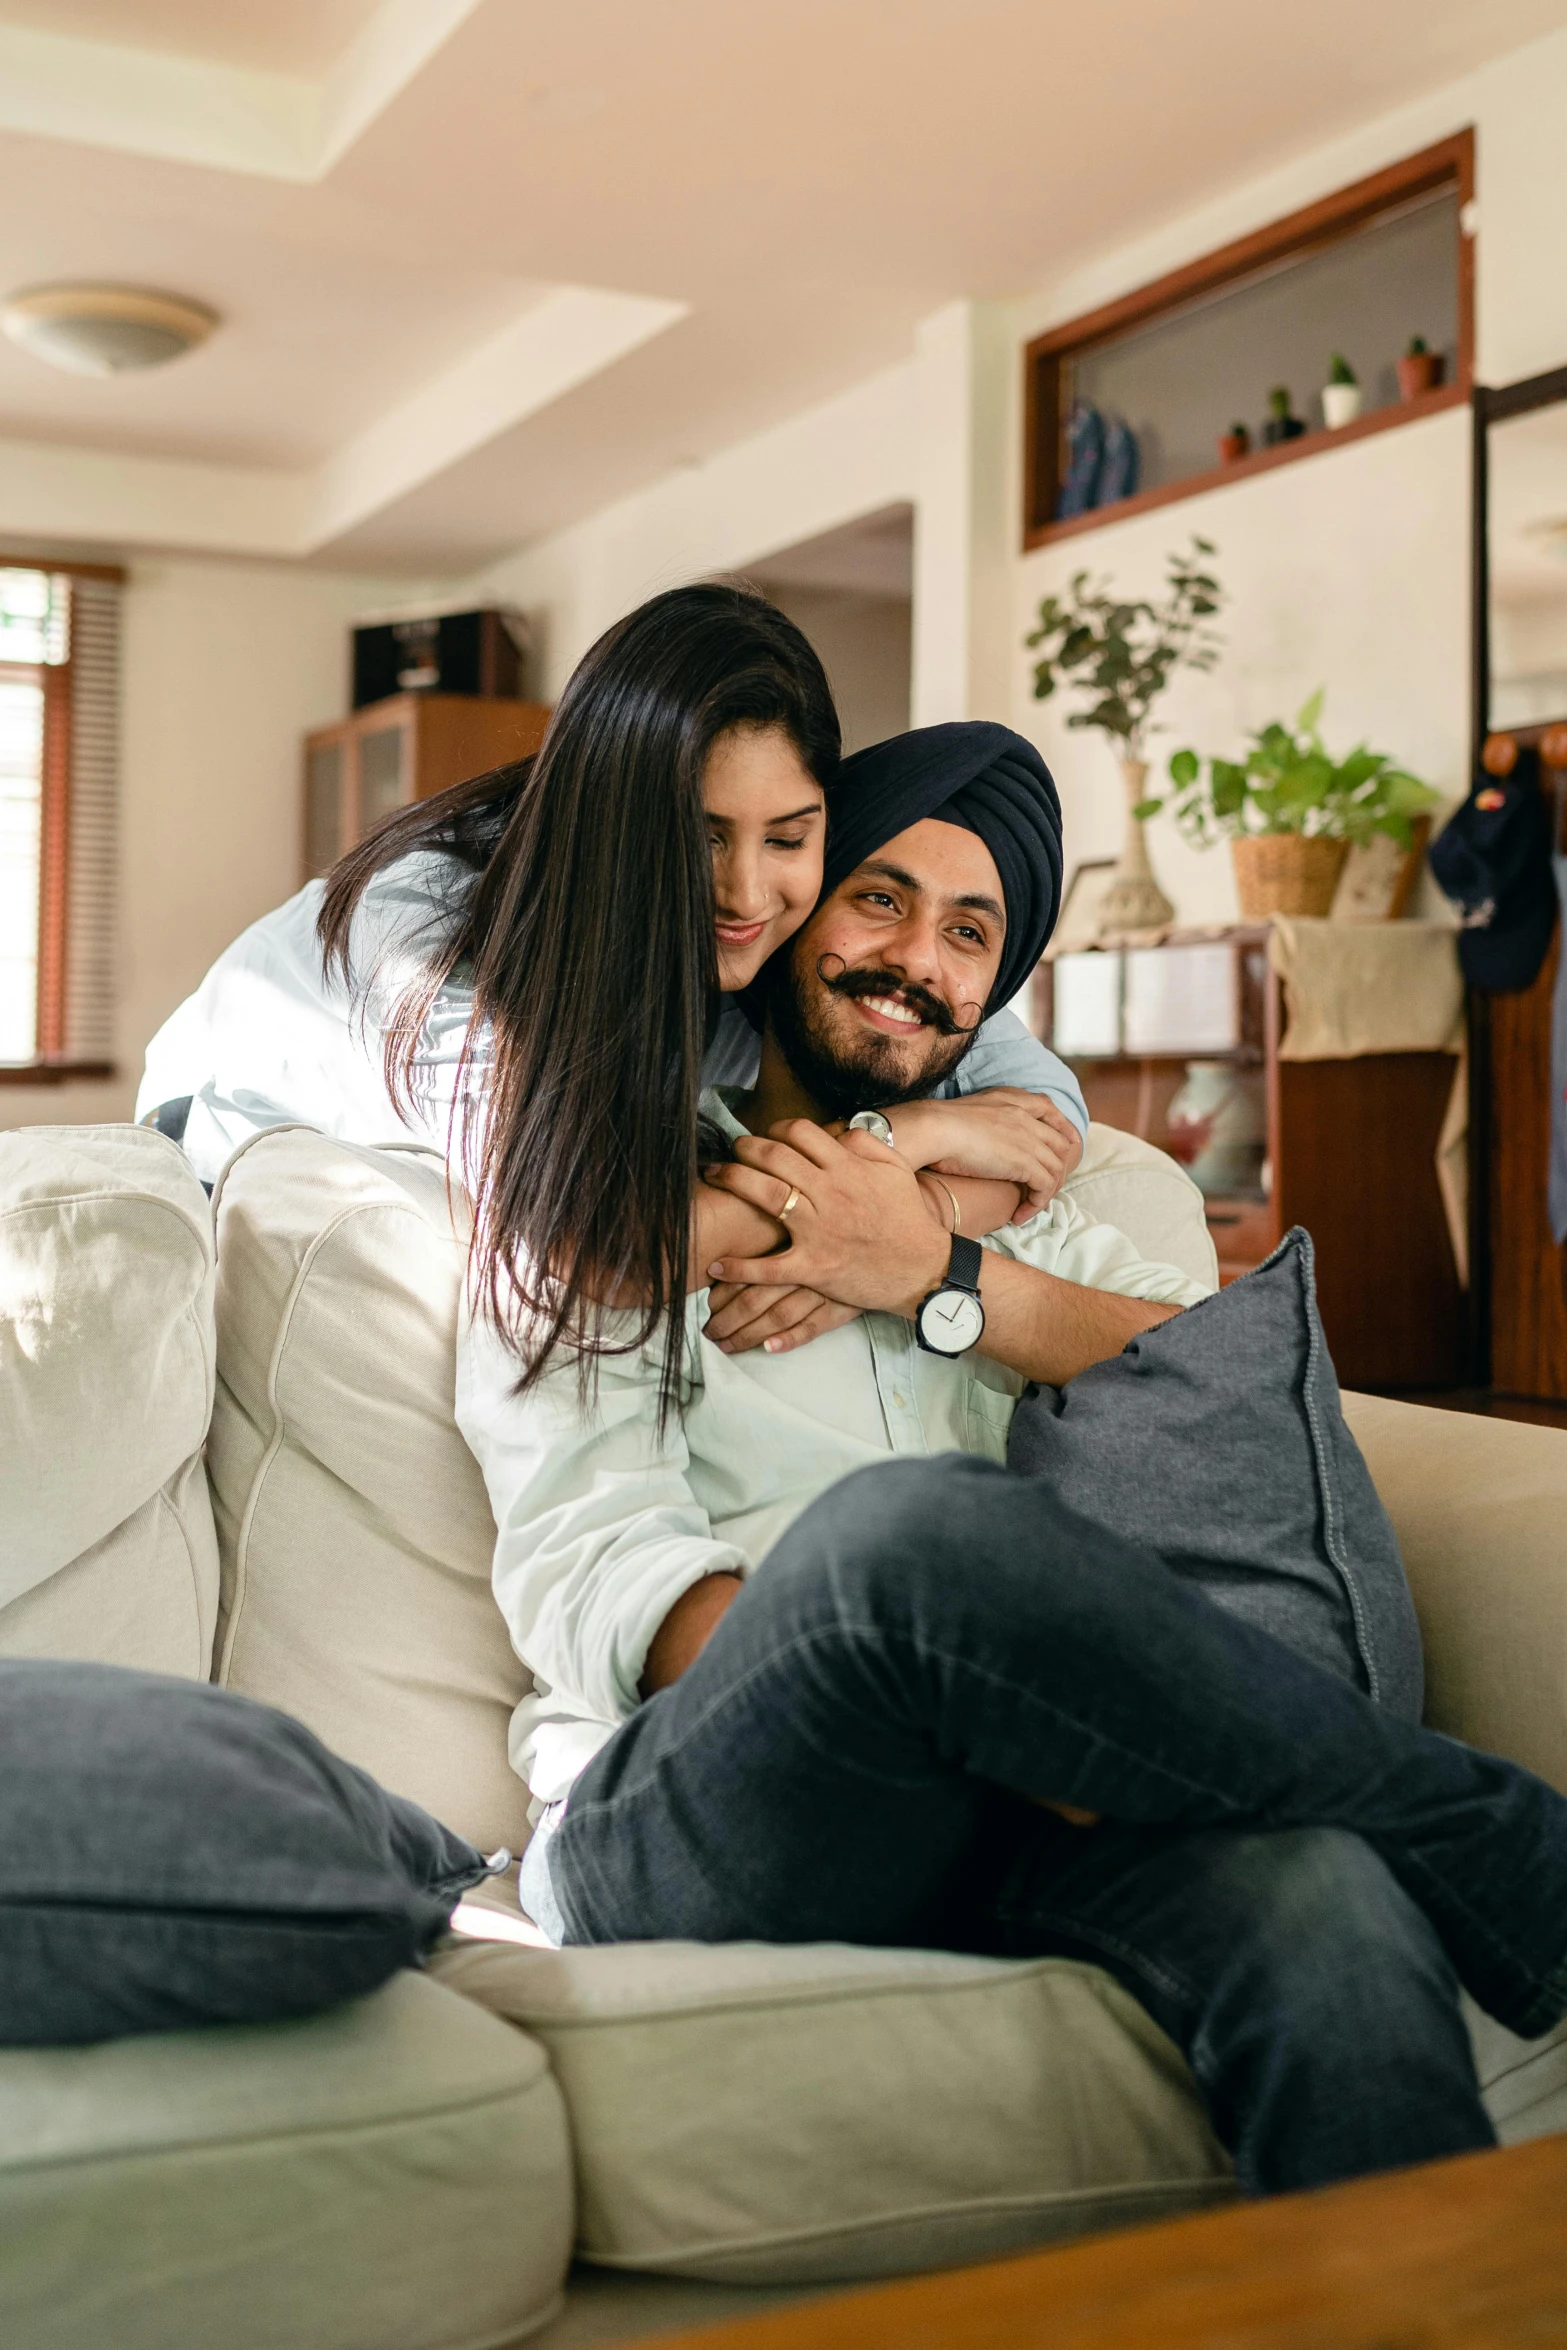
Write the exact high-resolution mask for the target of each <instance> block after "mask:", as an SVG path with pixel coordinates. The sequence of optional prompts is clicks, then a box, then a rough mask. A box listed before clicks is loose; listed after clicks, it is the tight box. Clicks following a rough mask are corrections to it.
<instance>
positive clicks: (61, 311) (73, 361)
mask: <svg viewBox="0 0 1567 2350" xmlns="http://www.w3.org/2000/svg"><path fill="white" fill-rule="evenodd" d="M217 323H218V314H217V312H216V311H215V310H209V309H208V308H207V306H206V304H205V303H204V302H190V301H187V300H186V299H185V298H184V296H183V295H179V294H159V293H154V292H153V291H152V290H151V288H149V287H146V286H97V285H69V286H29V287H26V288H25V289H24V290H23V291H22V292H21V293H18V294H12V295H11V297H10V298H9V300H8V301H7V302H6V304H5V306H4V308H3V309H0V326H3V327H4V329H5V331H6V333H7V334H8V335H9V336H10V338H11V340H12V342H13V343H20V344H21V346H22V349H23V350H24V351H31V352H32V354H33V357H34V358H35V359H47V360H48V362H49V364H50V366H51V367H65V368H68V369H69V370H70V372H71V373H72V374H73V375H127V374H130V373H131V372H132V371H133V370H135V369H136V368H139V367H162V366H164V365H165V364H166V362H167V361H169V360H170V359H178V358H180V357H181V356H182V355H183V353H185V352H186V351H191V350H194V349H195V347H196V345H197V344H198V343H204V342H205V341H206V339H207V337H208V335H210V334H211V332H212V330H213V328H214V327H215V326H216V325H217Z"/></svg>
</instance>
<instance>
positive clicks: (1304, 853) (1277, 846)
mask: <svg viewBox="0 0 1567 2350" xmlns="http://www.w3.org/2000/svg"><path fill="white" fill-rule="evenodd" d="M1230 855H1231V856H1232V858H1233V859H1234V861H1235V887H1236V891H1237V893H1238V895H1239V897H1240V901H1241V919H1242V921H1244V922H1266V920H1267V918H1268V916H1269V915H1270V914H1326V913H1327V912H1328V910H1329V909H1330V907H1331V906H1332V904H1333V892H1334V891H1335V890H1336V889H1337V887H1338V877H1339V875H1340V874H1341V873H1342V872H1343V870H1344V859H1345V858H1346V857H1347V856H1348V855H1349V843H1348V841H1347V840H1329V839H1327V838H1326V837H1325V835H1323V834H1321V833H1317V834H1314V835H1313V836H1312V837H1310V838H1309V839H1308V837H1307V836H1306V834H1305V833H1303V832H1254V833H1250V834H1248V835H1247V836H1246V838H1245V839H1243V840H1232V841H1231V843H1230Z"/></svg>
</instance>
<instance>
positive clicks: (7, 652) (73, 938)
mask: <svg viewBox="0 0 1567 2350" xmlns="http://www.w3.org/2000/svg"><path fill="white" fill-rule="evenodd" d="M119 621H120V612H119V583H118V581H117V579H115V578H114V577H113V576H112V575H107V576H99V575H97V574H94V573H91V572H88V571H83V572H81V573H73V572H67V571H65V570H63V569H61V570H46V569H44V568H42V567H38V568H33V567H31V566H24V565H19V564H0V1069H4V1068H7V1067H9V1068H10V1069H11V1070H12V1071H13V1072H18V1071H19V1072H24V1073H25V1072H29V1071H33V1070H36V1071H37V1072H38V1073H39V1074H41V1075H42V1074H46V1073H48V1072H49V1071H50V1070H64V1069H67V1068H71V1067H81V1066H84V1065H85V1066H96V1067H102V1066H104V1065H106V1064H107V1063H108V1061H109V1060H110V1058H111V1055H112V1053H113V1048H114V1009H115V963H114V950H115V939H114V931H115V906H116V897H117V887H116V884H117V871H116V866H117V806H116V802H117V784H118V763H119V759H118V752H119V745H118V714H119Z"/></svg>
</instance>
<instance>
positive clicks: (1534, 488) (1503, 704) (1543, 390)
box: [1475, 368, 1567, 735]
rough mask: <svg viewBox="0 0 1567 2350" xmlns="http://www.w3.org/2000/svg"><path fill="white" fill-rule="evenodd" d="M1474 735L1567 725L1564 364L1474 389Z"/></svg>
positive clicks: (1566, 410)
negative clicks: (1480, 572)
mask: <svg viewBox="0 0 1567 2350" xmlns="http://www.w3.org/2000/svg"><path fill="white" fill-rule="evenodd" d="M1476 416H1477V425H1478V431H1477V447H1476V466H1475V474H1476V490H1477V494H1478V496H1479V499H1480V502H1481V509H1482V511H1481V515H1480V516H1479V517H1478V518H1477V519H1478V520H1479V521H1480V528H1479V530H1478V531H1477V532H1476V541H1477V552H1479V553H1480V554H1481V556H1482V559H1483V566H1484V572H1485V578H1484V580H1483V581H1482V582H1477V585H1478V586H1479V587H1480V588H1481V591H1482V592H1481V594H1480V596H1477V598H1476V605H1477V611H1476V619H1477V621H1480V620H1482V619H1483V623H1484V625H1483V627H1481V628H1480V629H1479V630H1478V631H1477V633H1478V635H1479V638H1480V645H1479V651H1480V662H1479V670H1480V674H1479V676H1478V678H1477V680H1476V685H1477V689H1478V690H1477V692H1476V695H1475V706H1476V713H1477V716H1478V717H1479V719H1480V732H1481V734H1482V735H1485V734H1496V733H1516V732H1517V731H1518V730H1519V729H1533V728H1536V727H1540V726H1547V725H1550V724H1552V723H1553V722H1555V721H1558V720H1561V719H1567V368H1558V369H1555V370H1554V371H1553V372H1552V373H1551V374H1549V375H1538V376H1533V377H1531V378H1530V379H1529V380H1528V381H1527V382H1526V383H1518V384H1509V385H1507V386H1506V387H1505V388H1503V389H1502V390H1500V391H1479V392H1477V393H1476Z"/></svg>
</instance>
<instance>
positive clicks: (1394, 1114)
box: [1032, 930, 1463, 1388]
mask: <svg viewBox="0 0 1567 2350" xmlns="http://www.w3.org/2000/svg"><path fill="white" fill-rule="evenodd" d="M1265 936H1266V934H1265V933H1264V932H1262V931H1245V930H1238V931H1234V932H1231V933H1230V934H1229V937H1230V939H1231V941H1232V943H1233V945H1234V949H1235V958H1236V985H1237V989H1238V991H1239V997H1240V1001H1239V1005H1238V1009H1237V1017H1236V1021H1235V1030H1234V1033H1235V1037H1236V1042H1235V1043H1234V1045H1233V1046H1231V1047H1230V1049H1229V1051H1228V1052H1222V1051H1217V1050H1215V1049H1214V1047H1213V1046H1212V1045H1211V1044H1209V1043H1207V1042H1204V1043H1202V1044H1201V1045H1193V1046H1190V1047H1186V1048H1184V1049H1182V1050H1179V1051H1176V1050H1171V1051H1169V1052H1158V1053H1144V1054H1134V1053H1127V1052H1125V1051H1123V1052H1121V1053H1118V1054H1115V1055H1113V1056H1112V1055H1105V1056H1103V1057H1096V1058H1086V1057H1077V1056H1070V1057H1072V1058H1073V1066H1074V1067H1075V1069H1076V1071H1077V1075H1078V1077H1079V1079H1080V1081H1081V1083H1082V1087H1083V1095H1084V1098H1085V1100H1086V1101H1087V1103H1088V1111H1089V1116H1090V1117H1092V1118H1097V1119H1100V1120H1102V1121H1103V1122H1104V1123H1105V1124H1106V1125H1112V1126H1119V1127H1121V1128H1122V1129H1123V1130H1125V1131H1126V1132H1128V1133H1133V1134H1139V1135H1141V1136H1142V1137H1143V1138H1144V1139H1145V1140H1146V1141H1149V1142H1153V1143H1157V1144H1158V1146H1159V1147H1160V1148H1161V1149H1166V1148H1168V1146H1169V1132H1168V1126H1167V1119H1168V1113H1169V1108H1170V1104H1171V1102H1172V1100H1173V1099H1174V1097H1175V1094H1176V1092H1177V1090H1178V1089H1179V1087H1180V1085H1181V1082H1182V1079H1183V1077H1184V1075H1185V1071H1186V1065H1187V1063H1188V1061H1190V1060H1199V1059H1201V1060H1219V1059H1225V1058H1229V1059H1233V1060H1235V1061H1236V1062H1238V1063H1240V1064H1241V1065H1242V1066H1249V1067H1250V1068H1252V1069H1256V1070H1260V1071H1261V1073H1262V1076H1263V1080H1264V1084H1265V1090H1266V1101H1267V1146H1266V1158H1265V1160H1264V1162H1263V1170H1262V1176H1261V1180H1260V1182H1259V1185H1258V1188H1257V1190H1256V1191H1255V1192H1252V1193H1248V1194H1245V1195H1243V1196H1240V1197H1235V1198H1223V1197H1216V1196H1211V1195H1210V1197H1209V1199H1208V1203H1207V1214H1208V1229H1209V1231H1210V1232H1211V1233H1212V1235H1213V1240H1214V1246H1215V1248H1216V1250H1217V1252H1218V1258H1219V1271H1220V1277H1221V1279H1222V1280H1224V1281H1232V1280H1234V1279H1235V1277H1236V1276H1237V1274H1240V1273H1246V1272H1249V1271H1251V1269H1252V1268H1253V1267H1254V1266H1256V1265H1258V1264H1260V1263H1261V1262H1262V1260H1263V1258H1264V1257H1266V1256H1267V1255H1268V1254H1269V1252H1270V1251H1271V1250H1272V1249H1273V1248H1274V1247H1276V1245H1277V1244H1278V1242H1279V1240H1280V1239H1281V1238H1282V1237H1283V1235H1284V1234H1285V1233H1286V1232H1287V1231H1288V1230H1289V1229H1290V1227H1291V1225H1293V1224H1303V1225H1304V1226H1305V1227H1306V1229H1307V1231H1308V1232H1309V1233H1310V1234H1311V1236H1312V1239H1313V1241H1314V1242H1315V1244H1316V1258H1317V1299H1318V1304H1319V1305H1320V1307H1321V1311H1322V1325H1323V1329H1324V1331H1325V1332H1326V1334H1327V1340H1328V1345H1329V1348H1330V1349H1331V1351H1332V1355H1333V1360H1334V1364H1335V1366H1336V1367H1337V1370H1338V1374H1339V1377H1340V1379H1341V1380H1342V1381H1343V1383H1344V1384H1345V1386H1347V1387H1373V1388H1374V1387H1394V1388H1420V1387H1452V1386H1456V1385H1457V1384H1458V1383H1459V1380H1460V1378H1461V1376H1462V1371H1461V1349H1462V1339H1463V1291H1462V1288H1461V1285H1460V1283H1459V1278H1458V1268H1457V1265H1456V1262H1455V1260H1454V1256H1453V1248H1452V1241H1451V1239H1450V1237H1449V1233H1448V1227H1447V1218H1446V1214H1445V1211H1444V1208H1443V1203H1442V1194H1441V1187H1440V1185H1439V1183H1438V1181H1437V1173H1436V1148H1437V1141H1438V1138H1439V1137H1440V1135H1441V1132H1442V1122H1443V1118H1444V1116H1445V1113H1446V1109H1447V1102H1448V1096H1449V1094H1450V1092H1451V1090H1452V1084H1453V1072H1454V1061H1453V1057H1452V1055H1451V1054H1449V1053H1378V1054H1367V1055H1364V1056H1362V1057H1360V1058H1358V1059H1354V1060H1339V1061H1289V1060H1281V1059H1280V1057H1279V1046H1280V1044H1281V1042H1282V1041H1283V1037H1284V1034H1285V1023H1286V1011H1285V1003H1284V994H1283V987H1282V983H1281V981H1280V980H1279V978H1278V976H1277V974H1276V973H1274V972H1273V971H1272V970H1270V969H1269V968H1268V965H1267V960H1266V956H1265V954H1264V953H1263V952H1262V951H1261V948H1262V946H1263V944H1264V942H1265ZM1176 943H1180V942H1172V944H1176ZM1159 951H1160V952H1163V951H1165V950H1162V949H1161V950H1159ZM1032 1009H1033V1019H1034V1025H1035V1027H1036V1029H1037V1031H1038V1033H1039V1034H1040V1035H1042V1036H1044V1037H1046V1038H1047V1039H1048V1038H1049V1037H1051V1036H1052V1034H1053V1033H1054V1030H1055V1007H1054V989H1053V985H1052V981H1051V977H1050V966H1049V965H1048V964H1046V965H1042V966H1041V969H1040V974H1039V976H1038V977H1037V978H1036V981H1035V995H1034V1003H1033V1007H1032ZM1058 1049H1059V1048H1058Z"/></svg>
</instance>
